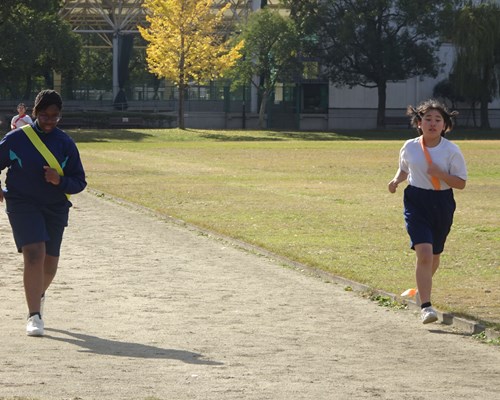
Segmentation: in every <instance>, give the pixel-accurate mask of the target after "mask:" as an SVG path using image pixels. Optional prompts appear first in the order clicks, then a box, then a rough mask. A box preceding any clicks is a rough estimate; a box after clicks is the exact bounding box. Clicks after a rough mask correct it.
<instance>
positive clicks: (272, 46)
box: [231, 8, 302, 128]
mask: <svg viewBox="0 0 500 400" xmlns="http://www.w3.org/2000/svg"><path fill="white" fill-rule="evenodd" d="M239 37H240V38H241V39H243V43H244V46H243V49H242V54H243V57H242V58H241V59H240V61H239V62H238V64H237V65H236V66H235V68H234V69H233V71H232V72H231V76H232V77H233V79H234V85H235V86H240V85H247V84H248V83H249V82H251V83H252V85H254V86H255V87H256V88H257V91H258V93H259V98H260V107H259V127H260V128H262V127H263V126H264V117H265V113H266V106H267V102H268V99H269V96H270V94H271V93H272V92H273V91H274V89H275V87H276V83H277V82H280V81H281V82H287V81H290V80H292V79H294V78H295V77H297V76H298V75H299V74H300V72H301V71H302V65H301V63H300V60H299V58H298V54H299V48H300V42H299V35H298V32H297V30H296V28H295V24H294V23H293V21H292V20H291V19H290V18H288V17H285V16H283V15H281V14H280V13H279V12H277V11H272V10H269V9H268V8H264V9H261V10H259V11H256V12H254V13H252V15H250V17H249V18H248V21H247V22H246V23H245V24H243V25H242V26H241V34H240V36H239ZM255 77H258V79H255Z"/></svg>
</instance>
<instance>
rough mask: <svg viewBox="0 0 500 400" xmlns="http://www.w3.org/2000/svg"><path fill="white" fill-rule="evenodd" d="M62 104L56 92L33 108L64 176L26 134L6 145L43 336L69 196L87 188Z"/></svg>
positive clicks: (2, 147) (36, 322)
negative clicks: (65, 125)
mask: <svg viewBox="0 0 500 400" xmlns="http://www.w3.org/2000/svg"><path fill="white" fill-rule="evenodd" d="M61 110H62V99H61V96H60V95H59V94H58V93H57V92H55V91H54V90H44V91H42V92H40V93H39V94H38V95H37V97H36V99H35V105H34V107H33V118H34V119H35V118H36V120H35V122H34V123H33V124H31V127H32V128H33V130H34V131H35V132H36V135H38V137H40V139H41V140H42V142H43V143H44V144H45V145H46V146H47V148H48V149H49V150H50V152H51V153H52V154H53V155H54V156H55V158H56V159H57V161H58V162H59V164H60V166H61V167H62V170H63V176H59V174H58V172H57V170H56V169H54V168H51V167H49V166H48V163H47V161H46V160H45V159H44V157H43V156H42V154H41V153H40V152H39V151H38V149H37V148H36V147H35V146H34V145H33V143H32V142H31V140H30V139H29V138H28V136H27V135H26V133H25V132H24V131H23V129H22V128H18V129H15V130H13V131H11V132H9V133H8V134H7V135H5V137H4V138H3V139H2V140H1V141H0V170H3V169H5V168H7V177H6V179H5V187H4V188H3V191H1V190H0V201H3V199H5V202H6V209H7V215H8V217H9V222H10V224H11V227H12V232H13V235H14V240H15V243H16V246H17V248H18V251H19V252H22V254H23V259H24V290H25V294H26V301H27V304H28V309H29V317H28V323H27V327H26V333H27V334H28V335H29V336H42V335H43V333H44V323H43V320H42V310H41V309H42V305H43V300H44V298H45V291H46V290H47V288H48V287H49V285H50V284H51V282H52V280H53V279H54V276H55V275H56V271H57V265H58V262H59V254H60V248H61V242H62V237H63V233H64V228H65V227H66V226H67V225H68V214H69V209H70V207H71V205H72V204H71V202H70V201H69V199H68V197H67V196H66V195H67V194H75V193H79V192H81V191H82V190H83V189H84V188H85V186H86V185H87V183H86V181H85V172H84V169H83V166H82V162H81V160H80V154H79V152H78V149H77V147H76V145H75V143H74V141H73V139H71V138H70V137H69V136H68V135H67V134H66V133H65V132H64V131H62V130H61V129H59V128H57V123H58V122H59V119H60V117H61Z"/></svg>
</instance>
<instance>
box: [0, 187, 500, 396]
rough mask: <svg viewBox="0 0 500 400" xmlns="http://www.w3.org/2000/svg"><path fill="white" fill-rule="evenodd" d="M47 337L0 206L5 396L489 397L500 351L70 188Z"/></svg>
mask: <svg viewBox="0 0 500 400" xmlns="http://www.w3.org/2000/svg"><path fill="white" fill-rule="evenodd" d="M72 199H73V202H74V205H75V206H74V208H73V209H72V211H71V216H70V217H71V221H70V227H69V228H68V230H67V231H66V236H65V241H64V243H63V252H62V258H61V262H60V270H59V273H58V276H57V277H56V280H55V282H54V284H53V286H52V287H51V288H50V290H49V293H48V294H47V301H46V311H45V316H44V319H45V324H46V336H45V337H44V338H31V337H27V336H26V335H25V318H26V317H25V315H26V306H25V301H24V292H23V289H22V262H21V257H20V255H19V254H17V253H16V252H15V249H14V246H13V241H12V238H11V233H10V228H9V227H8V224H7V220H6V217H5V215H4V216H1V215H0V245H1V249H2V250H1V255H2V263H1V266H0V269H1V272H2V273H1V280H0V312H1V316H2V323H1V325H0V336H1V341H0V354H1V364H0V365H1V367H0V398H2V397H5V398H12V397H14V396H27V397H33V398H37V399H43V400H48V399H83V400H90V399H110V400H115V399H145V398H147V397H149V396H151V397H155V398H159V399H162V400H163V399H173V400H182V399H215V400H219V399H259V400H261V399H272V400H280V399H283V400H284V399H287V400H295V399H308V400H309V399H314V400H317V399H433V400H439V399H447V400H448V399H454V400H456V399H481V400H489V399H498V398H499V397H498V396H499V393H500V379H499V377H500V349H499V348H498V347H495V346H492V345H486V344H483V343H480V342H477V341H475V340H473V339H472V338H471V337H470V336H469V335H465V334H463V333H460V332H457V331H452V330H450V328H449V327H446V326H445V325H442V324H432V325H431V326H429V325H427V326H423V325H422V324H420V322H419V320H418V318H417V316H416V315H415V314H414V312H412V311H409V310H402V311H394V310H389V309H386V308H383V307H380V306H378V305H377V304H375V303H373V302H371V301H369V300H367V299H364V298H363V297H361V296H359V295H358V294H356V293H353V292H347V291H345V290H344V287H343V285H340V284H335V283H328V282H325V281H324V280H322V279H319V278H317V277H313V276H310V275H307V274H304V273H301V272H300V271H297V270H295V269H293V268H287V267H286V266H283V265H282V264H281V263H280V262H278V261H273V260H271V259H269V258H268V257H264V256H262V255H258V254H254V253H252V252H248V251H244V250H242V249H241V248H238V247H235V246H233V245H231V243H229V242H226V241H223V240H220V239H217V238H214V237H210V236H207V235H206V234H202V233H201V232H200V231H197V230H195V229H193V228H189V227H185V226H181V225H179V224H176V223H173V222H171V221H165V220H162V219H160V218H158V217H155V216H154V215H152V214H148V213H145V212H143V211H140V210H136V209H132V208H130V207H125V206H123V205H120V204H116V203H114V202H110V201H108V200H105V199H102V198H99V197H96V196H95V195H93V194H90V193H82V194H80V195H77V196H74V197H73V198H72Z"/></svg>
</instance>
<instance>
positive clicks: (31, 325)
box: [26, 315, 43, 336]
mask: <svg viewBox="0 0 500 400" xmlns="http://www.w3.org/2000/svg"><path fill="white" fill-rule="evenodd" d="M26 335H28V336H43V321H42V319H41V318H40V317H39V316H38V315H33V316H32V317H29V318H28V323H27V324H26Z"/></svg>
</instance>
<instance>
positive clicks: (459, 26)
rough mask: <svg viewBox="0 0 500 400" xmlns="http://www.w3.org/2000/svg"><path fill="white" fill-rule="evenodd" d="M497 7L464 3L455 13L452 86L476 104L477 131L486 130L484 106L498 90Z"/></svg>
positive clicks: (499, 18) (499, 39) (499, 27)
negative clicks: (478, 115) (478, 108)
mask: <svg viewBox="0 0 500 400" xmlns="http://www.w3.org/2000/svg"><path fill="white" fill-rule="evenodd" d="M499 21H500V7H499V6H498V5H497V4H495V3H493V2H490V1H488V2H482V3H480V4H477V3H476V2H472V1H467V2H466V3H465V4H464V6H463V7H461V8H460V9H459V10H458V12H457V18H456V23H455V29H453V31H452V41H453V43H454V44H455V46H456V49H457V52H456V59H455V63H454V67H453V74H452V75H451V76H452V77H453V83H454V85H455V86H456V87H457V88H458V91H459V92H460V93H461V94H463V95H464V97H466V98H473V99H476V100H478V101H479V103H480V118H481V128H485V129H488V128H490V122H489V115H488V105H489V103H490V102H491V101H492V98H493V97H494V96H495V95H497V94H498V93H499V90H500V79H499V73H500V24H499Z"/></svg>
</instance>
